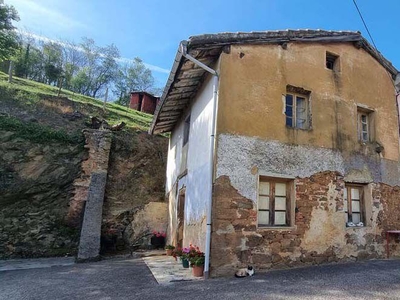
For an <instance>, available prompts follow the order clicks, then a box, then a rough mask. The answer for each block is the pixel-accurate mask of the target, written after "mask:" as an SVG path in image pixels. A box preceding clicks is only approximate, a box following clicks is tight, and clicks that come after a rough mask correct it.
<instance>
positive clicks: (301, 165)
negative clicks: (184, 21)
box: [150, 30, 400, 276]
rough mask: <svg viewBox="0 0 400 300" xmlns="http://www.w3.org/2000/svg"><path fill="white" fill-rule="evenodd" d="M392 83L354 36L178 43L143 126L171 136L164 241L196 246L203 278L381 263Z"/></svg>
mask: <svg viewBox="0 0 400 300" xmlns="http://www.w3.org/2000/svg"><path fill="white" fill-rule="evenodd" d="M397 74H398V71H397V70H396V68H394V67H393V66H392V64H391V63H390V62H389V61H387V60H386V59H385V58H383V57H382V56H381V54H380V53H378V52H376V51H375V50H374V48H372V47H371V45H370V44H369V43H368V42H367V41H366V40H365V38H363V37H362V36H361V34H360V33H359V32H348V31H323V30H287V31H267V32H252V33H222V34H206V35H200V36H194V37H191V38H190V39H189V40H188V41H183V42H182V43H181V44H180V45H179V49H178V52H177V54H176V57H175V63H174V65H173V67H172V71H171V74H170V76H169V80H168V82H167V85H166V87H165V90H164V93H163V95H162V98H161V101H160V104H159V105H158V107H157V109H156V112H155V116H154V119H153V123H152V126H151V129H150V132H151V133H154V134H156V133H163V132H170V133H171V135H170V141H169V153H168V166H167V183H166V192H167V195H168V197H169V209H170V220H169V230H168V233H169V240H170V242H171V243H173V244H176V245H177V244H179V245H183V246H186V245H188V244H189V243H193V244H196V245H198V246H200V248H201V249H203V250H204V251H205V252H206V266H205V271H206V274H207V275H211V276H221V275H232V274H233V273H232V272H233V271H234V270H235V269H236V268H237V267H239V266H245V265H247V264H248V263H251V264H253V265H254V266H255V268H256V269H270V268H286V267H292V266H304V265H309V264H321V263H328V262H339V261H352V260H361V259H371V258H384V257H386V250H385V232H386V231H387V230H392V229H400V214H399V209H400V188H399V180H400V177H399V119H398V110H397V107H396V92H395V79H396V76H397ZM390 250H391V254H392V255H398V254H399V250H400V247H398V246H397V243H396V240H395V239H393V238H392V242H391V244H390Z"/></svg>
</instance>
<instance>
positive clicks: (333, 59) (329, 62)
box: [325, 52, 339, 71]
mask: <svg viewBox="0 0 400 300" xmlns="http://www.w3.org/2000/svg"><path fill="white" fill-rule="evenodd" d="M325 66H326V67H327V68H328V69H330V70H333V71H339V56H338V55H336V54H333V53H330V52H326V59H325Z"/></svg>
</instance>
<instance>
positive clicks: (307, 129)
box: [286, 125, 313, 131]
mask: <svg viewBox="0 0 400 300" xmlns="http://www.w3.org/2000/svg"><path fill="white" fill-rule="evenodd" d="M286 128H287V129H292V130H301V131H312V130H313V129H312V128H304V129H303V128H298V127H292V126H288V125H286Z"/></svg>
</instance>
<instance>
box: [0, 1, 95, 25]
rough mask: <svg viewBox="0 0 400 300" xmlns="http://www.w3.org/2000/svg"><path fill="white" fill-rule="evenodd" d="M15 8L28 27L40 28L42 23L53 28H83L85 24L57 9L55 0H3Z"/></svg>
mask: <svg viewBox="0 0 400 300" xmlns="http://www.w3.org/2000/svg"><path fill="white" fill-rule="evenodd" d="M5 3H6V4H11V5H13V6H15V8H16V9H17V11H18V13H19V15H20V17H21V20H22V21H23V22H24V24H25V25H26V26H28V27H32V28H35V29H40V28H41V26H43V24H46V27H49V28H54V29H63V30H65V29H77V28H79V29H83V28H87V26H86V25H85V24H83V23H82V22H79V21H77V20H75V19H73V18H70V17H69V16H67V15H65V14H63V13H62V12H60V11H58V10H57V9H55V8H52V6H53V7H54V4H55V3H57V2H55V1H47V2H46V1H33V0H5Z"/></svg>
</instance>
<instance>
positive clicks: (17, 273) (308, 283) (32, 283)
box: [0, 259, 400, 300]
mask: <svg viewBox="0 0 400 300" xmlns="http://www.w3.org/2000/svg"><path fill="white" fill-rule="evenodd" d="M0 299H1V300H3V299H7V300H13V299H18V300H19V299H96V300H98V299H99V300H100V299H101V300H105V299H163V300H168V299H174V300H175V299H187V300H196V299H201V300H206V299H213V300H217V299H242V300H249V299H329V300H332V299H346V300H347V299H400V260H386V261H369V262H363V263H351V264H340V265H330V266H321V267H309V268H301V269H292V270H285V271H272V272H269V273H264V274H261V273H258V274H256V275H255V276H254V277H252V278H244V279H236V278H228V279H212V280H208V281H199V282H177V283H174V284H171V285H169V286H160V285H158V284H157V282H156V281H155V280H154V278H153V276H152V274H151V273H150V271H149V269H148V268H147V267H146V265H145V264H144V263H143V261H142V260H141V259H112V260H106V261H102V262H97V263H90V264H77V265H73V266H56V267H51V268H45V269H44V268H42V269H27V270H14V271H3V272H0Z"/></svg>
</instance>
